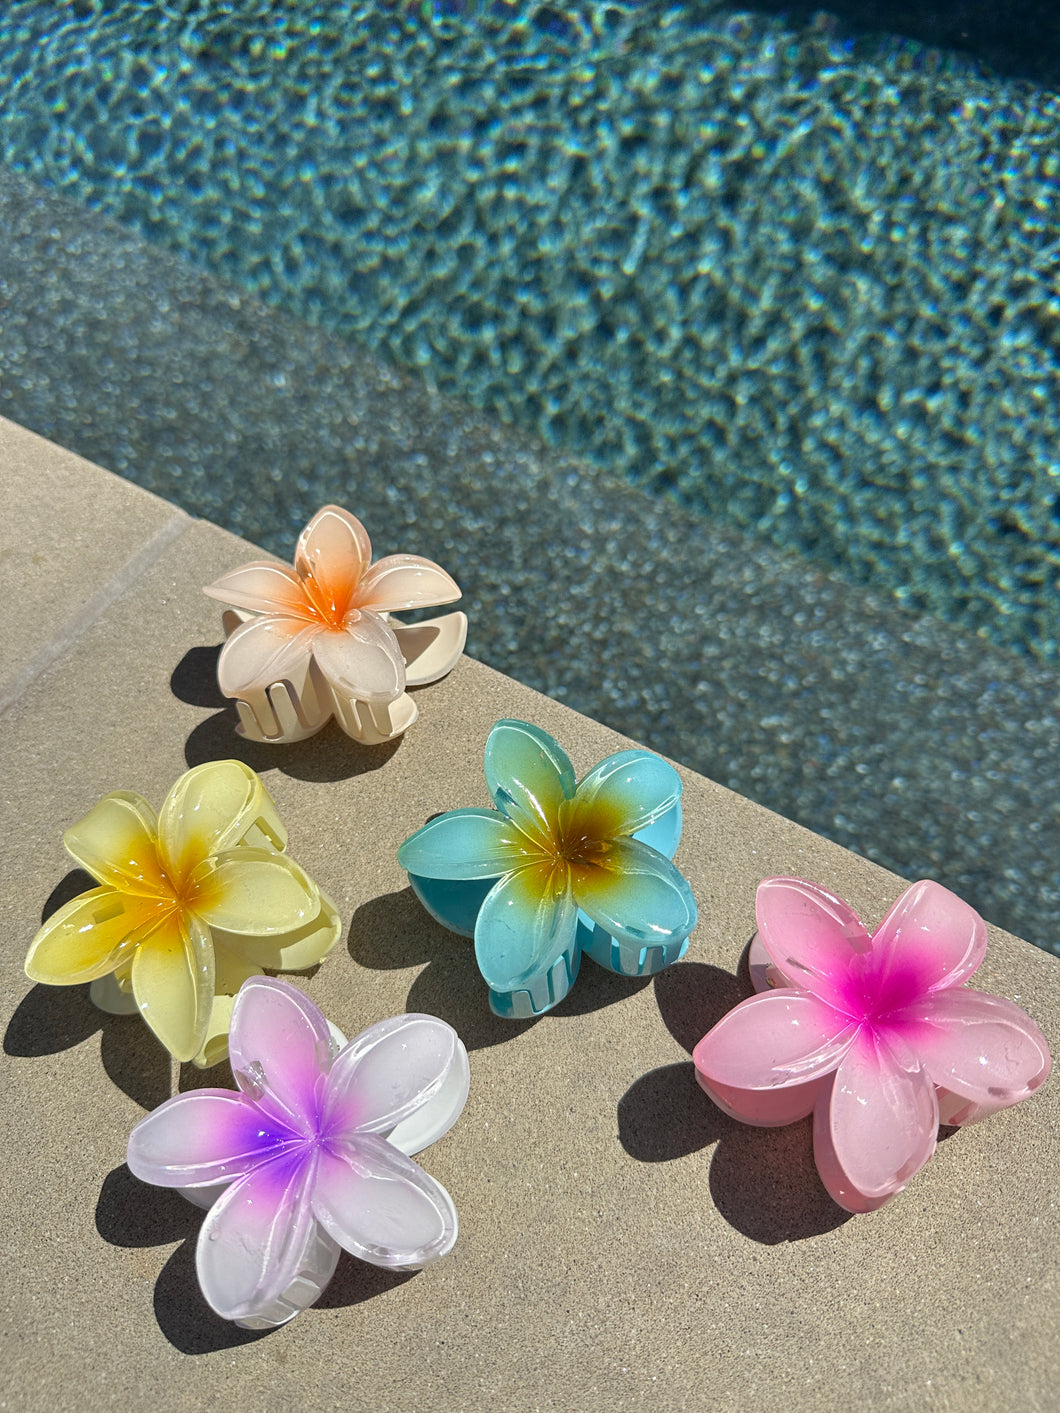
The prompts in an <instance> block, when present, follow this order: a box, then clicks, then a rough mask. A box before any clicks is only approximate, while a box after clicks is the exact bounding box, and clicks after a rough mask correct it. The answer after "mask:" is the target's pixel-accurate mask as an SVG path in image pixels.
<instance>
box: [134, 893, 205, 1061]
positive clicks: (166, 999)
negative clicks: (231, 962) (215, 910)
mask: <svg viewBox="0 0 1060 1413" xmlns="http://www.w3.org/2000/svg"><path fill="white" fill-rule="evenodd" d="M213 987H214V961H213V946H212V944H211V942H210V933H209V931H208V929H207V928H206V926H205V924H203V923H201V922H200V921H199V920H198V918H196V917H194V916H192V914H190V913H177V912H173V913H170V914H169V916H168V917H167V918H166V919H165V921H164V922H162V923H161V924H159V926H157V927H155V928H153V929H152V931H151V932H149V933H148V934H147V936H146V937H144V938H143V940H142V941H141V942H140V943H139V945H138V946H137V948H136V954H135V956H134V957H133V964H132V988H133V995H134V996H135V997H136V1004H137V1006H139V1008H140V1014H141V1015H142V1016H143V1018H144V1020H145V1021H146V1022H147V1024H148V1025H149V1026H150V1027H151V1029H152V1030H153V1031H154V1033H155V1034H156V1035H157V1036H158V1038H159V1040H161V1042H162V1044H163V1045H164V1046H165V1047H166V1049H167V1050H168V1051H169V1053H170V1054H171V1055H172V1056H173V1057H174V1058H175V1059H178V1060H190V1059H192V1057H193V1056H194V1055H195V1054H196V1053H197V1052H198V1051H199V1049H200V1048H201V1046H202V1043H203V1040H204V1039H205V1038H206V1027H207V1024H208V1022H209V1019H210V1007H211V1005H212V1004H213V996H214V989H213Z"/></svg>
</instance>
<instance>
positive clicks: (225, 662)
mask: <svg viewBox="0 0 1060 1413" xmlns="http://www.w3.org/2000/svg"><path fill="white" fill-rule="evenodd" d="M323 631H324V630H323V629H322V628H321V626H320V624H319V623H310V624H307V623H306V621H305V619H304V618H286V617H283V618H281V617H278V616H277V615H275V614H270V615H269V616H268V617H267V618H250V619H248V620H247V622H246V623H241V624H240V625H239V627H238V628H237V629H236V630H235V632H234V633H232V634H231V635H230V636H229V637H228V638H226V639H225V643H224V646H223V647H222V648H221V656H220V658H219V659H218V662H217V683H218V686H219V687H220V688H221V691H222V692H223V693H224V694H225V696H226V697H243V696H246V695H247V694H248V693H253V692H263V691H264V690H265V688H266V687H271V686H272V684H273V683H274V682H283V681H290V682H294V683H295V684H296V686H299V687H300V686H301V683H302V680H303V678H304V677H305V674H306V671H307V669H308V667H309V660H310V657H311V655H312V651H313V644H314V642H315V641H316V639H317V637H318V636H319V635H320V633H322V632H323Z"/></svg>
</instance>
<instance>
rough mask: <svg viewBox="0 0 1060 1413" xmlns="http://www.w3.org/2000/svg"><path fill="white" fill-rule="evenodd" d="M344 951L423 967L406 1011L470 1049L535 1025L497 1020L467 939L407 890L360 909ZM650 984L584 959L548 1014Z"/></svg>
mask: <svg viewBox="0 0 1060 1413" xmlns="http://www.w3.org/2000/svg"><path fill="white" fill-rule="evenodd" d="M348 947H349V952H350V956H351V957H352V958H353V960H354V961H355V962H357V963H358V964H359V965H360V966H364V967H371V968H374V969H384V970H390V969H400V968H403V967H413V966H419V967H423V970H422V971H421V972H420V974H419V975H418V976H417V977H416V979H415V981H414V982H413V983H412V986H411V987H410V989H409V993H408V997H407V999H406V1003H405V1004H406V1006H407V1009H408V1010H410V1011H423V1012H426V1013H427V1014H428V1015H433V1016H439V1017H440V1018H441V1019H442V1020H444V1021H447V1022H448V1023H449V1024H450V1025H451V1026H452V1027H453V1029H454V1030H456V1031H457V1032H458V1034H459V1035H460V1038H461V1040H462V1041H463V1042H464V1044H465V1045H466V1046H467V1048H468V1049H469V1050H482V1049H486V1048H488V1047H489V1046H491V1045H500V1044H503V1043H504V1042H505V1041H508V1040H514V1039H516V1038H517V1037H518V1036H519V1035H522V1034H523V1033H524V1031H526V1030H528V1029H529V1028H530V1027H531V1026H533V1025H536V1024H537V1020H527V1021H510V1020H502V1019H501V1018H500V1017H498V1016H495V1015H494V1014H493V1013H492V1011H491V1010H490V1008H489V994H488V990H487V987H486V983H485V981H483V979H482V976H481V974H480V973H479V969H478V965H477V964H476V962H475V944H474V942H472V940H471V939H470V938H469V937H459V936H457V934H456V933H453V932H449V931H448V930H447V929H446V928H444V927H442V926H441V924H440V923H438V922H435V920H434V918H432V917H431V915H430V914H429V913H428V912H427V911H426V910H425V908H424V907H423V905H422V903H421V902H420V901H419V899H418V898H417V897H416V895H415V893H414V892H413V891H412V889H411V888H403V889H402V890H401V891H400V892H399V893H386V894H383V895H382V896H381V897H379V898H373V899H372V900H371V901H370V902H368V903H364V904H363V905H362V906H361V907H359V908H358V909H357V911H356V912H355V913H354V915H353V921H352V923H351V925H350V931H349V938H348ZM650 980H651V978H650V977H623V976H615V975H614V974H613V973H611V972H609V971H605V970H604V969H603V968H602V967H598V966H597V965H596V963H595V962H593V961H591V960H590V959H588V958H584V957H583V959H582V964H581V970H580V972H579V973H578V977H577V979H576V980H575V982H574V985H573V986H572V987H571V990H570V993H569V994H568V995H567V996H566V997H565V998H564V1000H562V1001H561V1002H560V1004H559V1005H558V1006H556V1007H555V1009H554V1010H552V1011H549V1012H548V1014H549V1016H550V1017H555V1018H557V1019H560V1020H562V1019H563V1018H564V1017H573V1016H581V1015H586V1014H588V1013H589V1012H590V1011H598V1010H601V1009H602V1008H603V1007H604V1006H611V1005H614V1004H615V1003H616V1002H618V1001H624V1000H625V999H626V998H627V997H629V996H632V995H635V994H636V992H638V991H642V990H643V989H644V987H645V986H647V985H648V984H649V982H650Z"/></svg>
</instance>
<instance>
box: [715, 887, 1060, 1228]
mask: <svg viewBox="0 0 1060 1413" xmlns="http://www.w3.org/2000/svg"><path fill="white" fill-rule="evenodd" d="M756 914H757V920H758V935H757V938H756V939H755V941H754V942H753V943H752V946H751V954H750V965H751V977H752V980H753V982H754V985H755V988H756V990H757V991H758V992H759V994H758V995H756V996H752V997H751V998H750V999H748V1000H746V1001H741V1003H740V1004H739V1005H738V1006H736V1007H735V1008H734V1009H733V1010H731V1011H730V1012H729V1013H728V1015H726V1016H723V1017H722V1019H721V1020H720V1021H719V1022H718V1024H717V1025H716V1026H714V1027H713V1029H712V1030H710V1031H708V1033H707V1034H706V1035H705V1036H704V1037H703V1039H702V1040H701V1041H700V1042H699V1044H698V1045H697V1046H696V1048H695V1050H694V1051H693V1055H692V1058H693V1061H694V1062H695V1066H696V1074H697V1077H698V1079H699V1082H700V1084H701V1085H702V1086H703V1088H704V1089H705V1090H706V1091H707V1093H708V1094H709V1095H710V1097H711V1098H712V1099H713V1100H714V1102H715V1103H716V1104H717V1105H718V1107H719V1108H720V1109H723V1110H724V1111H725V1113H727V1114H729V1115H731V1116H732V1117H733V1118H737V1119H740V1120H742V1121H743V1122H744V1123H749V1124H758V1125H762V1126H771V1125H779V1124H789V1123H794V1122H795V1120H797V1119H803V1118H806V1117H807V1115H809V1114H812V1115H813V1149H814V1158H815V1160H816V1163H817V1170H818V1172H819V1173H820V1175H821V1180H822V1182H823V1183H824V1185H825V1187H826V1188H827V1189H828V1191H829V1193H830V1194H831V1196H832V1197H833V1198H834V1199H835V1201H836V1202H838V1203H839V1205H840V1206H841V1207H843V1208H845V1209H846V1210H847V1211H848V1212H870V1211H873V1210H875V1209H876V1208H878V1207H882V1206H883V1204H884V1203H885V1202H887V1201H888V1200H889V1199H890V1198H891V1197H893V1196H894V1195H895V1193H898V1192H901V1191H902V1189H903V1188H904V1187H905V1186H906V1184H907V1183H908V1182H909V1180H910V1178H912V1177H913V1176H914V1175H915V1174H916V1173H918V1172H919V1171H920V1169H921V1168H922V1167H923V1166H924V1164H925V1163H926V1162H927V1161H928V1159H929V1158H930V1157H931V1156H932V1154H933V1153H934V1151H935V1144H936V1140H937V1136H938V1128H939V1124H940V1123H944V1124H955V1125H957V1124H969V1123H975V1122H976V1121H978V1120H980V1119H985V1118H987V1117H988V1116H989V1115H990V1114H993V1113H995V1112H996V1111H997V1110H998V1109H1004V1108H1007V1107H1008V1106H1010V1105H1012V1104H1018V1103H1019V1101H1020V1100H1021V1099H1025V1098H1026V1097H1027V1096H1028V1095H1029V1094H1033V1093H1034V1091H1035V1090H1036V1089H1038V1088H1039V1086H1040V1085H1042V1084H1043V1083H1044V1082H1045V1079H1046V1077H1047V1076H1048V1074H1049V1068H1050V1064H1051V1061H1050V1057H1049V1050H1048V1047H1047V1045H1046V1042H1045V1037H1044V1036H1043V1035H1042V1033H1041V1031H1040V1030H1039V1029H1038V1027H1037V1026H1036V1025H1035V1023H1034V1021H1032V1020H1031V1018H1030V1017H1029V1016H1028V1015H1027V1014H1026V1013H1025V1012H1024V1011H1022V1010H1020V1008H1019V1007H1018V1006H1016V1005H1014V1004H1013V1003H1012V1002H1011V1001H1006V1000H1004V999H1002V998H1001V997H999V996H991V995H988V994H987V993H986V992H984V991H973V990H970V989H969V988H968V987H966V986H965V984H964V983H965V982H966V981H968V980H969V978H970V977H971V976H972V975H973V973H974V972H975V971H976V969H977V968H978V967H979V964H980V963H981V962H982V960H983V957H984V956H985V954H986V925H985V923H984V922H983V920H982V918H981V917H980V916H979V914H978V913H976V912H975V911H974V910H973V909H972V908H970V907H969V906H968V904H967V903H964V902H962V901H961V899H960V898H958V897H957V896H956V895H955V894H953V893H951V892H949V891H948V889H946V888H943V887H941V885H940V884H938V883H932V882H930V881H925V882H920V883H914V884H913V886H912V887H911V888H908V889H907V890H906V891H905V892H904V893H903V894H902V896H901V897H900V898H899V899H898V901H897V902H896V903H895V904H894V906H893V907H892V908H891V910H890V912H889V913H888V914H887V916H886V917H885V918H884V920H883V922H882V923H880V926H879V927H878V928H877V929H876V931H875V933H873V934H872V936H871V937H870V936H869V934H868V932H867V931H866V930H865V928H864V926H863V925H862V923H861V921H860V919H859V918H858V916H857V914H856V913H855V912H854V910H853V909H852V908H851V907H850V906H849V905H848V904H847V903H844V902H842V901H841V900H840V899H839V898H835V897H833V896H832V894H830V893H828V892H826V891H825V889H823V888H819V887H818V886H817V885H816V884H814V883H805V882H803V880H802V879H799V878H767V879H766V880H765V882H764V883H762V884H761V885H760V886H759V889H758V896H757V899H756Z"/></svg>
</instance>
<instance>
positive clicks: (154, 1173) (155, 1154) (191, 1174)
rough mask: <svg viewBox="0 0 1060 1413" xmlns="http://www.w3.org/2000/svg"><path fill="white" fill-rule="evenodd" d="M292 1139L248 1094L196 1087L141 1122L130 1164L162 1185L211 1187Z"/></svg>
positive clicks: (133, 1139)
mask: <svg viewBox="0 0 1060 1413" xmlns="http://www.w3.org/2000/svg"><path fill="white" fill-rule="evenodd" d="M291 1138H292V1135H291V1133H290V1132H289V1130H287V1129H284V1128H283V1127H282V1126H281V1125H279V1124H277V1123H275V1122H274V1121H270V1119H269V1118H268V1117H267V1116H265V1115H263V1114H262V1112H261V1110H260V1109H258V1107H257V1106H256V1105H255V1104H253V1103H251V1101H250V1100H249V1099H248V1098H246V1096H245V1095H243V1094H237V1093H235V1092H234V1091H233V1090H231V1089H195V1090H192V1091H190V1092H189V1093H187V1094H178V1095H176V1096H175V1097H174V1098H172V1099H167V1100H166V1102H165V1103H164V1104H160V1105H159V1107H158V1108H157V1109H155V1110H154V1112H153V1113H150V1114H148V1115H147V1117H146V1118H145V1119H141V1120H140V1122H139V1123H138V1124H137V1125H136V1127H135V1128H134V1129H133V1131H132V1133H131V1134H130V1135H129V1153H128V1164H129V1169H130V1171H131V1172H132V1173H133V1174H134V1175H135V1176H136V1177H138V1178H140V1179H141V1181H143V1182H150V1183H154V1184H155V1186H156V1187H208V1186H210V1185H211V1184H212V1183H219V1182H231V1181H232V1180H233V1179H234V1178H237V1177H242V1175H243V1174H244V1173H248V1172H250V1171H251V1169H253V1168H256V1167H258V1166H259V1164H261V1163H263V1162H265V1161H266V1160H267V1159H269V1158H272V1157H275V1156H277V1155H278V1153H279V1152H281V1151H282V1148H283V1145H284V1144H285V1143H290V1142H291Z"/></svg>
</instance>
